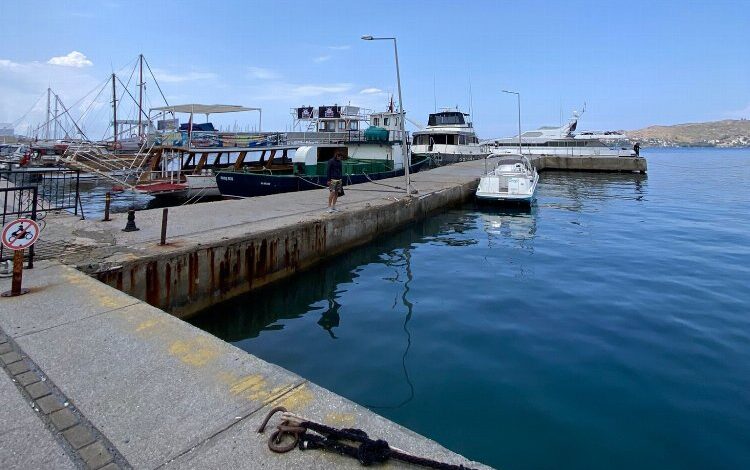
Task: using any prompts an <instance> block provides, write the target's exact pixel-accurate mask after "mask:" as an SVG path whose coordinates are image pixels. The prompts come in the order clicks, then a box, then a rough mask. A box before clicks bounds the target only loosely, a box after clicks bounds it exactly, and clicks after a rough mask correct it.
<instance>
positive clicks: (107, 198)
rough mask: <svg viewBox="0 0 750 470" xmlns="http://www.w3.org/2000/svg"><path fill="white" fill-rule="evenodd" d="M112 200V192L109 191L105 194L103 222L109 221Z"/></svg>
mask: <svg viewBox="0 0 750 470" xmlns="http://www.w3.org/2000/svg"><path fill="white" fill-rule="evenodd" d="M111 202H112V195H111V194H110V193H107V194H105V195H104V218H103V219H102V222H109V221H110V220H112V219H110V218H109V205H110V203H111Z"/></svg>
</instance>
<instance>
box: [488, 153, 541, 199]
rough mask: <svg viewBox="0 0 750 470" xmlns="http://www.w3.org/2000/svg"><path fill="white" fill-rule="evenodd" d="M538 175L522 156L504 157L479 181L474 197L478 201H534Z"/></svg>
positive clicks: (526, 158)
mask: <svg viewBox="0 0 750 470" xmlns="http://www.w3.org/2000/svg"><path fill="white" fill-rule="evenodd" d="M538 182H539V174H538V173H537V171H536V169H535V168H534V167H533V166H532V165H531V162H529V159H528V157H526V156H523V155H504V156H502V157H500V159H499V160H498V161H497V162H496V166H495V168H494V169H492V170H491V171H489V172H487V174H485V175H484V176H482V179H480V180H479V186H478V187H477V192H476V196H477V198H478V199H480V200H486V201H498V202H503V201H504V202H521V203H527V204H530V203H531V201H532V199H534V193H535V192H536V185H537V183H538Z"/></svg>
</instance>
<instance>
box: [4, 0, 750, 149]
mask: <svg viewBox="0 0 750 470" xmlns="http://www.w3.org/2000/svg"><path fill="white" fill-rule="evenodd" d="M0 18H3V39H2V40H1V41H0V122H11V123H14V124H15V125H16V129H17V131H19V132H20V131H23V127H24V126H28V125H35V123H38V122H41V121H43V119H44V113H45V108H46V95H45V93H46V89H47V87H48V86H49V87H51V88H52V89H53V90H54V91H55V92H56V93H58V95H59V96H60V98H61V100H62V101H63V103H64V104H65V105H66V107H69V108H70V113H71V115H75V116H76V117H78V116H80V115H81V114H83V113H85V116H84V119H82V120H81V124H82V126H83V127H84V129H85V130H87V132H89V133H91V134H96V133H104V132H105V131H104V128H105V127H106V123H107V122H108V120H109V119H111V117H110V113H111V104H110V99H111V98H110V96H111V95H109V94H108V93H111V89H107V90H103V87H106V85H105V80H107V78H108V76H109V75H110V74H111V73H112V72H113V71H115V72H117V75H118V77H120V80H122V82H124V83H127V82H128V77H129V76H130V73H131V72H132V70H133V65H134V63H135V59H136V58H137V56H138V54H141V53H142V54H143V55H144V56H145V57H146V60H147V62H148V64H149V66H150V67H151V69H152V71H153V72H154V75H155V76H156V78H157V79H158V82H159V86H160V87H161V89H162V90H163V92H164V94H165V96H166V99H167V101H168V102H169V103H170V104H183V103H204V104H214V103H220V104H239V105H245V106H252V107H261V108H263V130H285V129H287V128H289V126H290V125H291V122H292V120H291V117H290V108H292V107H297V106H303V105H310V106H319V105H330V104H352V105H359V106H363V107H366V108H370V109H373V110H382V109H384V108H385V106H386V105H387V102H388V99H389V96H390V95H391V94H396V70H395V64H394V54H393V48H392V43H391V42H389V41H363V40H361V39H360V37H361V36H362V35H368V34H369V35H373V36H386V37H391V36H395V37H397V39H398V47H399V49H398V52H399V61H400V68H401V81H402V88H403V99H404V107H405V109H406V111H407V116H408V117H409V118H410V119H411V120H413V121H416V122H418V123H422V124H424V123H426V121H427V115H428V114H429V113H430V112H433V111H434V109H436V108H437V109H439V108H444V107H454V106H458V107H459V108H460V109H461V110H463V111H465V112H469V111H471V112H472V117H473V121H474V126H475V128H476V130H477V133H478V135H479V137H480V138H482V139H485V138H491V137H502V136H508V135H513V134H515V133H516V128H517V108H516V104H517V103H516V98H515V96H513V95H508V94H503V93H501V91H500V90H502V89H507V90H513V91H518V92H520V94H521V111H522V113H521V115H522V127H523V129H524V130H527V129H531V128H536V127H539V126H542V125H558V124H560V122H561V121H567V119H568V118H569V117H570V115H571V113H572V111H573V110H575V109H581V108H582V107H583V105H584V103H585V104H586V112H585V114H584V115H583V117H582V118H581V121H580V123H579V129H590V130H603V129H612V130H615V129H617V130H619V129H638V128H642V127H646V126H649V125H655V124H664V125H669V124H677V123H684V122H702V121H712V120H720V119H729V118H750V1H749V0H742V1H721V0H717V1H690V0H682V1H661V0H649V1H644V0H629V1H606V0H598V1H576V0H569V1H564V2H558V1H554V2H553V1H547V2H542V1H533V0H530V1H501V0H498V1H491V0H490V1H458V0H453V1H446V0H433V1H420V0H414V1H403V0H402V1H377V2H376V1H370V2H361V1H350V2H346V1H341V0H339V1H327V0H317V1H314V2H310V1H305V2H302V1H282V0H277V1H263V2H261V1H239V0H238V1H229V0H212V1H208V2H207V1H205V0H204V1H192V0H183V1H170V0H160V1H153V0H149V1H140V0H127V1H126V0H102V1H96V2H90V1H76V0H69V1H52V0H50V1H37V0H28V1H23V2H14V1H10V0H0ZM146 82H147V84H146V90H147V91H146V94H147V98H148V100H147V103H146V104H147V105H149V106H160V105H162V104H163V100H162V98H161V97H160V94H159V91H158V89H157V88H156V86H155V85H154V83H153V80H152V79H151V77H150V75H149V74H147V80H146ZM134 83H135V79H131V80H130V88H131V90H133V85H134ZM119 86H120V85H119V84H118V87H119ZM100 90H102V93H101V94H100V95H99V97H98V98H97V99H96V100H94V99H93V98H94V97H95V96H96V94H97V93H98V92H99V91H100ZM90 92H91V93H90ZM119 92H120V93H123V92H122V90H119ZM89 93H90V94H89ZM87 94H88V95H87ZM84 96H85V97H86V98H85V99H82V98H84ZM118 99H119V98H118ZM128 100H129V98H128V97H127V96H125V95H123V98H122V102H121V103H122V104H121V106H122V108H123V110H122V111H121V115H125V116H126V117H133V116H132V114H133V113H134V111H133V112H131V114H130V115H128V111H125V110H124V108H125V102H126V101H128ZM227 119H229V120H230V121H231V123H233V122H234V121H233V120H236V121H237V124H238V125H240V126H257V115H255V114H252V113H243V114H238V115H235V116H231V117H229V118H225V120H224V124H230V121H227ZM219 120H220V119H219ZM94 137H102V136H94Z"/></svg>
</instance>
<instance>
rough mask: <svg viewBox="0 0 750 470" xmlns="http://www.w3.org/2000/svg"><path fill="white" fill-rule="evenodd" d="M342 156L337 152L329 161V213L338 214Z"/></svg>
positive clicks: (327, 172)
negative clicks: (337, 203) (337, 204)
mask: <svg viewBox="0 0 750 470" xmlns="http://www.w3.org/2000/svg"><path fill="white" fill-rule="evenodd" d="M341 166H342V165H341V154H340V153H338V152H336V153H335V154H334V155H333V158H332V159H330V160H328V167H327V171H326V174H327V176H328V212H329V213H331V212H336V211H337V209H336V199H338V197H339V191H340V190H341V187H342V185H341V179H342V168H341Z"/></svg>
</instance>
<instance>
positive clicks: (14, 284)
mask: <svg viewBox="0 0 750 470" xmlns="http://www.w3.org/2000/svg"><path fill="white" fill-rule="evenodd" d="M22 283H23V250H16V251H14V252H13V279H12V280H11V284H10V290H9V291H7V292H3V293H2V294H0V295H2V296H3V297H16V296H18V295H23V294H28V293H29V290H28V289H24V288H23V287H21V284H22Z"/></svg>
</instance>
